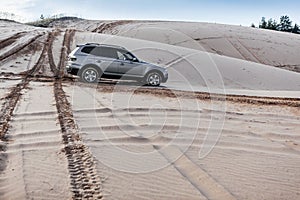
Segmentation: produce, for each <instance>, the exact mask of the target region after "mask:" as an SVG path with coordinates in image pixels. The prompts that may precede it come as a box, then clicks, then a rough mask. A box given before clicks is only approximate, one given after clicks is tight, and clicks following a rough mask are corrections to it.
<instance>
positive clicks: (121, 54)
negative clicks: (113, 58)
mask: <svg viewBox="0 0 300 200" xmlns="http://www.w3.org/2000/svg"><path fill="white" fill-rule="evenodd" d="M117 54H118V59H119V60H125V59H126V57H125V56H124V54H123V53H122V52H120V51H118V52H117Z"/></svg>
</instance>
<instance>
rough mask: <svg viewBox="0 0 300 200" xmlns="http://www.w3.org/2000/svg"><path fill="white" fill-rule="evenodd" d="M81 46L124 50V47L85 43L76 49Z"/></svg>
mask: <svg viewBox="0 0 300 200" xmlns="http://www.w3.org/2000/svg"><path fill="white" fill-rule="evenodd" d="M82 46H96V47H97V46H98V47H110V48H115V49H122V50H126V49H125V48H124V47H121V46H117V45H112V44H99V43H86V44H80V45H77V47H82Z"/></svg>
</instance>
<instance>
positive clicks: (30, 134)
mask: <svg viewBox="0 0 300 200" xmlns="http://www.w3.org/2000/svg"><path fill="white" fill-rule="evenodd" d="M55 26H57V27H58V29H56V28H46V29H42V28H33V27H30V26H26V25H22V24H17V23H11V22H3V21H0V32H1V33H3V34H1V35H0V104H1V113H0V137H1V141H0V179H1V182H0V199H125V200H126V199H128V200H129V199H130V200H131V199H270V200H271V199H295V200H296V199H299V198H300V193H299V192H298V191H299V186H300V179H299V177H300V171H299V167H298V166H299V164H300V163H299V160H300V159H299V155H300V154H299V151H300V148H299V144H300V135H299V132H300V129H299V127H300V126H299V120H300V115H299V114H300V113H299V105H300V102H299V97H300V93H299V91H300V75H299V73H296V72H293V71H297V70H298V65H299V59H298V54H297V48H298V46H299V45H298V43H299V36H294V35H290V34H283V33H274V32H270V31H262V30H256V29H252V28H245V27H239V26H229V25H219V24H206V23H183V22H154V21H152V22H150V21H148V22H142V21H121V22H120V21H89V20H73V21H63V22H56V24H55ZM62 27H63V28H62ZM65 28H68V29H67V30H66V29H65ZM75 29H76V30H75ZM86 42H98V43H109V44H116V45H122V46H124V47H126V48H128V49H129V50H131V51H133V52H134V53H135V54H136V55H137V56H138V57H140V58H141V59H143V60H145V61H148V62H151V63H155V64H158V65H161V66H163V67H166V68H168V71H169V74H170V79H169V81H168V82H167V83H166V84H163V85H162V87H158V88H152V87H146V86H145V87H139V85H138V84H136V83H134V82H126V81H111V80H101V82H100V83H99V84H97V85H89V84H84V83H80V82H77V81H76V79H74V78H72V77H68V76H66V75H65V74H64V66H65V63H66V56H67V54H68V53H69V52H70V51H71V50H72V49H73V48H75V46H76V44H80V43H86ZM277 65H280V66H277ZM293 65H295V66H293ZM279 68H286V69H289V70H293V71H288V70H284V69H279Z"/></svg>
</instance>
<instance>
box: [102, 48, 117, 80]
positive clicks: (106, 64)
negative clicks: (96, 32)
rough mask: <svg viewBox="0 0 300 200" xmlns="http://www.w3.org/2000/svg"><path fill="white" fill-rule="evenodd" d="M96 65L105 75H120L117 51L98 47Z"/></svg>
mask: <svg viewBox="0 0 300 200" xmlns="http://www.w3.org/2000/svg"><path fill="white" fill-rule="evenodd" d="M96 54H97V58H96V63H98V64H99V65H100V67H101V70H102V71H103V73H104V74H108V75H119V63H118V62H116V61H117V51H116V50H115V49H114V48H110V47H97V52H96Z"/></svg>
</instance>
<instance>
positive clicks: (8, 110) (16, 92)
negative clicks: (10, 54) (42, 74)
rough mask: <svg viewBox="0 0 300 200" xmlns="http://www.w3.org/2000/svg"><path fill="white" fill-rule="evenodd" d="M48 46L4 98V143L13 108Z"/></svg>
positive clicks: (0, 119)
mask: <svg viewBox="0 0 300 200" xmlns="http://www.w3.org/2000/svg"><path fill="white" fill-rule="evenodd" d="M37 37H40V36H37ZM37 37H35V38H33V39H32V40H33V41H34V40H35V39H36V38H37ZM30 41H31V40H30ZM28 45H29V44H26V46H28ZM48 45H49V44H48V43H45V44H44V48H43V52H42V54H41V55H40V57H39V59H38V61H37V63H36V64H35V65H34V67H33V68H32V69H30V70H28V71H27V72H25V73H24V78H23V79H22V81H21V82H20V83H19V84H17V85H16V86H14V87H13V88H12V89H11V92H10V93H9V94H8V95H7V96H6V97H5V102H4V104H3V105H2V108H1V114H0V138H1V140H4V141H5V134H6V133H7V131H8V128H9V122H10V120H11V117H12V115H13V111H14V110H15V107H16V105H17V103H18V101H19V100H20V97H21V95H22V91H23V90H24V89H25V88H27V87H28V84H29V82H30V81H31V79H30V77H33V76H34V75H35V74H36V73H37V72H38V71H39V69H40V68H41V65H42V64H43V61H44V57H45V53H46V49H47V48H48ZM23 48H24V47H23Z"/></svg>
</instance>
